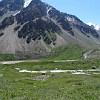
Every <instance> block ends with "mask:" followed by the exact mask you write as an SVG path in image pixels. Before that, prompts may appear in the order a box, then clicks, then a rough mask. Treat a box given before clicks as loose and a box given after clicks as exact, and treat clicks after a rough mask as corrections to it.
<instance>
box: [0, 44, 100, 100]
mask: <svg viewBox="0 0 100 100" xmlns="http://www.w3.org/2000/svg"><path fill="white" fill-rule="evenodd" d="M85 50H86V49H84V48H83V47H81V46H79V45H70V46H66V47H60V48H58V49H54V50H53V51H52V53H53V56H52V57H49V58H46V59H43V60H39V61H37V62H28V61H27V62H22V63H18V64H12V65H2V64H0V100H99V99H100V74H92V72H91V74H90V75H73V74H71V73H70V72H69V73H49V72H48V73H47V74H46V75H49V78H48V79H47V80H44V81H43V80H32V79H34V78H35V77H38V76H42V74H41V73H19V72H18V71H17V70H16V69H15V68H20V69H26V70H54V69H56V68H57V69H62V70H63V69H64V70H78V69H81V70H82V69H91V68H92V66H97V68H98V69H100V59H93V60H86V61H85V60H83V59H82V54H83V53H84V51H85ZM4 57H5V58H4ZM6 57H7V55H5V56H4V55H3V56H1V58H2V60H4V59H6V60H8V58H10V59H11V60H13V56H11V55H10V56H8V58H6ZM1 58H0V59H1ZM66 59H80V60H77V61H72V62H54V61H55V60H66ZM2 60H1V61H2ZM98 73H99V72H98Z"/></svg>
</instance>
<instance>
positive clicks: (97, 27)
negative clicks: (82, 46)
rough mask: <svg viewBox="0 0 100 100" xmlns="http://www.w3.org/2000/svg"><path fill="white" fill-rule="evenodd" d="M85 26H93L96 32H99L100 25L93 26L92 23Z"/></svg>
mask: <svg viewBox="0 0 100 100" xmlns="http://www.w3.org/2000/svg"><path fill="white" fill-rule="evenodd" d="M87 25H89V26H93V27H94V29H96V30H98V31H99V30H100V25H97V24H94V23H92V22H89V23H87Z"/></svg>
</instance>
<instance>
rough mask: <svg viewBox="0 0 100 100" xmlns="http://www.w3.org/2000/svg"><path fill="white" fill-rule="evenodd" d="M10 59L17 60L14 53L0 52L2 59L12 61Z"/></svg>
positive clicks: (0, 58)
mask: <svg viewBox="0 0 100 100" xmlns="http://www.w3.org/2000/svg"><path fill="white" fill-rule="evenodd" d="M10 60H15V57H14V55H13V54H0V61H10Z"/></svg>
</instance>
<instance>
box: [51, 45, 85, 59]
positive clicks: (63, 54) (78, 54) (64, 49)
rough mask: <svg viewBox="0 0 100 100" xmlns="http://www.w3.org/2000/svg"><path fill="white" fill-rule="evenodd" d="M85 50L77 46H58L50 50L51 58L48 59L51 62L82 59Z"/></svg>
mask: <svg viewBox="0 0 100 100" xmlns="http://www.w3.org/2000/svg"><path fill="white" fill-rule="evenodd" d="M85 51H86V48H84V47H82V46H80V45H78V44H69V45H67V46H60V47H57V48H54V49H53V50H52V56H51V57H49V59H53V60H66V59H68V60H71V59H82V58H83V53H84V52H85Z"/></svg>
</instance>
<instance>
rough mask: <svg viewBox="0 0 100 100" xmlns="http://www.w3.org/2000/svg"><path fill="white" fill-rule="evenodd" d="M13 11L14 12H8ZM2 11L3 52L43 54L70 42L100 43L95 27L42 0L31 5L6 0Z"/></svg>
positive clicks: (0, 49)
mask: <svg viewBox="0 0 100 100" xmlns="http://www.w3.org/2000/svg"><path fill="white" fill-rule="evenodd" d="M8 5H9V6H8ZM3 9H4V10H3ZM9 11H10V12H13V11H14V13H13V14H12V13H11V14H10V15H9V16H8V12H9ZM15 12H16V13H15ZM5 14H6V17H5V16H4V15H5ZM0 15H1V18H0V21H1V23H0V52H1V53H12V54H16V53H19V52H24V53H31V54H33V55H34V53H35V55H36V56H37V55H41V56H42V55H44V54H46V52H50V51H51V49H52V48H54V47H58V46H61V45H67V44H69V43H75V44H81V45H83V46H96V45H99V44H100V37H99V34H98V32H97V31H96V30H95V29H94V28H92V27H90V26H88V25H86V24H85V23H84V22H82V21H81V20H80V19H78V18H77V17H76V16H74V15H69V14H67V13H63V12H60V11H58V10H56V9H55V8H54V7H52V6H50V5H48V4H46V3H44V2H42V1H40V0H32V1H31V2H30V4H29V5H27V6H25V5H24V0H3V1H1V2H0Z"/></svg>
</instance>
